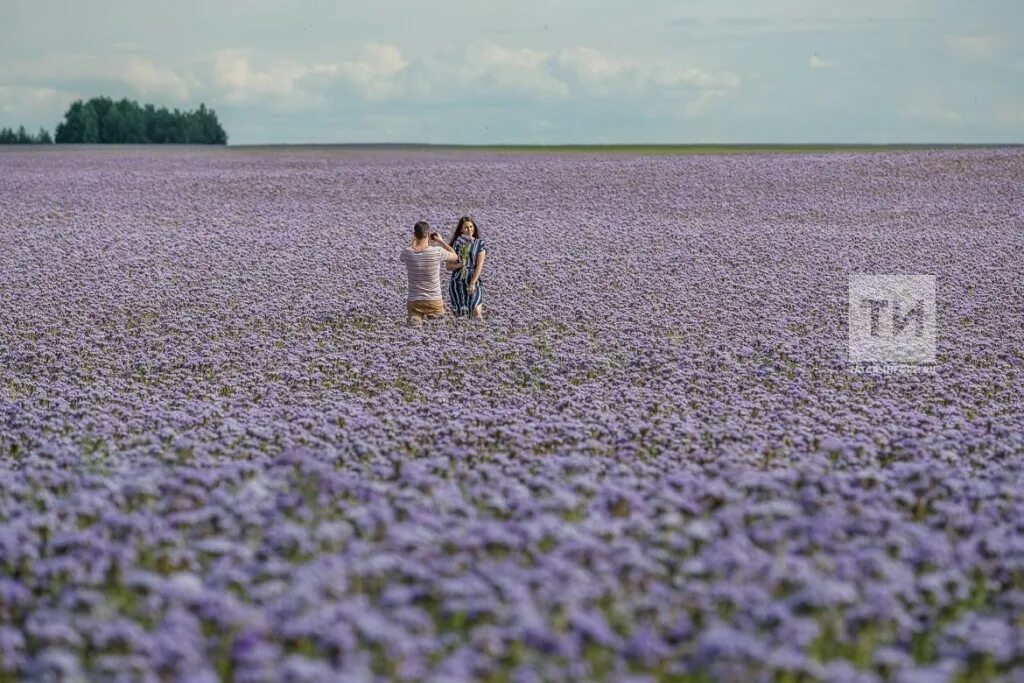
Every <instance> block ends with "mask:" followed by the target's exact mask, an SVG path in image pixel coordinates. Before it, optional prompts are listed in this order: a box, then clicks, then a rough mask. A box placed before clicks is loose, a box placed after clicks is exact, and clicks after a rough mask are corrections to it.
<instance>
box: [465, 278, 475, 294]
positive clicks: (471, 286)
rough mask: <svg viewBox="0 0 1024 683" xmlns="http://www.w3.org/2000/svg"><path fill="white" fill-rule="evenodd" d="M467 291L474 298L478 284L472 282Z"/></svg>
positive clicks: (467, 286)
mask: <svg viewBox="0 0 1024 683" xmlns="http://www.w3.org/2000/svg"><path fill="white" fill-rule="evenodd" d="M466 290H467V291H468V292H469V294H470V296H472V295H473V292H475V291H476V283H475V282H472V281H470V283H469V284H468V285H466Z"/></svg>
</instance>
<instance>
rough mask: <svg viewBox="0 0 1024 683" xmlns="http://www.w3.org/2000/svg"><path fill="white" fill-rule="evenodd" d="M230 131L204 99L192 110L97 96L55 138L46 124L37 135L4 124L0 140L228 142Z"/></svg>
mask: <svg viewBox="0 0 1024 683" xmlns="http://www.w3.org/2000/svg"><path fill="white" fill-rule="evenodd" d="M227 141H228V135H227V133H226V132H225V131H224V128H223V127H222V126H221V125H220V122H219V121H218V120H217V114H216V113H215V112H214V111H213V110H212V109H207V108H206V105H205V104H200V105H199V109H197V110H195V111H192V110H188V111H180V110H178V109H174V110H169V109H167V107H160V108H157V107H156V106H154V105H152V104H146V105H140V104H139V103H138V102H135V101H134V100H129V99H127V98H123V99H121V100H118V101H116V102H115V101H114V100H112V99H111V98H109V97H94V98H92V99H90V100H88V101H86V102H83V101H82V100H75V101H74V102H72V103H71V106H70V107H68V110H67V113H65V114H64V120H63V121H61V122H60V123H58V124H57V129H56V131H55V132H54V138H53V139H51V138H50V134H49V133H48V132H47V131H46V130H45V129H40V131H39V133H38V134H37V135H30V134H28V133H26V132H25V128H24V126H22V127H20V128H19V129H18V131H17V132H15V131H11V130H10V129H7V128H4V129H0V144H5V143H6V144H18V143H50V142H57V143H58V144H60V143H79V144H105V143H126V144H151V143H152V144H161V143H178V144H205V145H224V144H227Z"/></svg>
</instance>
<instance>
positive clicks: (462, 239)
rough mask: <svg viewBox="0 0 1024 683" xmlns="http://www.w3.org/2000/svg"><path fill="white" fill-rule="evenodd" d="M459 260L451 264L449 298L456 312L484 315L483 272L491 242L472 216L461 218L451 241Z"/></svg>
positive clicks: (458, 314)
mask: <svg viewBox="0 0 1024 683" xmlns="http://www.w3.org/2000/svg"><path fill="white" fill-rule="evenodd" d="M449 244H451V246H452V248H453V249H454V250H455V253H457V254H458V255H459V260H458V261H455V262H453V263H449V264H448V265H447V268H448V270H450V271H452V279H451V282H449V283H448V298H449V301H450V303H451V307H452V312H453V313H455V315H457V316H458V317H460V318H461V317H463V316H466V315H470V314H472V316H473V317H474V318H477V319H481V318H483V300H484V283H483V282H482V281H481V280H480V274H481V273H483V270H484V261H485V260H486V259H487V246H486V245H485V244H484V241H483V240H482V239H481V238H480V228H478V227H477V225H476V221H475V220H473V219H472V218H470V217H469V216H463V217H462V218H460V219H459V224H458V225H457V226H456V227H455V234H454V235H452V239H451V242H449Z"/></svg>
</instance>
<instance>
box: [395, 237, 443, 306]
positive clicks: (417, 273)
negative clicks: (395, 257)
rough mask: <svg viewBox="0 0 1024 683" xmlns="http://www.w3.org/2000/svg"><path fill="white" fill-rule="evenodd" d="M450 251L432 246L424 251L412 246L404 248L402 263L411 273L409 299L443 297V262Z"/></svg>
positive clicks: (418, 299)
mask: <svg viewBox="0 0 1024 683" xmlns="http://www.w3.org/2000/svg"><path fill="white" fill-rule="evenodd" d="M447 260H448V252H446V251H445V250H444V249H442V248H441V247H435V246H430V247H427V248H426V249H424V250H423V251H416V250H415V249H413V248H412V247H406V248H405V249H403V250H402V263H404V264H405V270H406V272H407V273H408V274H409V298H408V300H409V301H431V300H434V299H440V298H441V264H442V263H444V262H445V261H447Z"/></svg>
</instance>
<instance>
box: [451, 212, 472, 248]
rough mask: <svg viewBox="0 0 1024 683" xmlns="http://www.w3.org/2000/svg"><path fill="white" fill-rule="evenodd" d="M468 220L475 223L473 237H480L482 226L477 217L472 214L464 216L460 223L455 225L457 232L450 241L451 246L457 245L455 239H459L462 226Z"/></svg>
mask: <svg viewBox="0 0 1024 683" xmlns="http://www.w3.org/2000/svg"><path fill="white" fill-rule="evenodd" d="M467 222H469V223H472V224H473V237H475V238H477V239H480V226H479V225H477V222H476V219H475V218H473V217H472V216H463V217H462V218H460V219H459V224H458V225H456V226H455V232H454V233H453V234H452V239H451V241H450V242H448V244H449V245H450V246H453V247H454V246H455V240H457V239H459V235H461V234H462V226H463V225H465V224H466V223H467Z"/></svg>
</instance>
